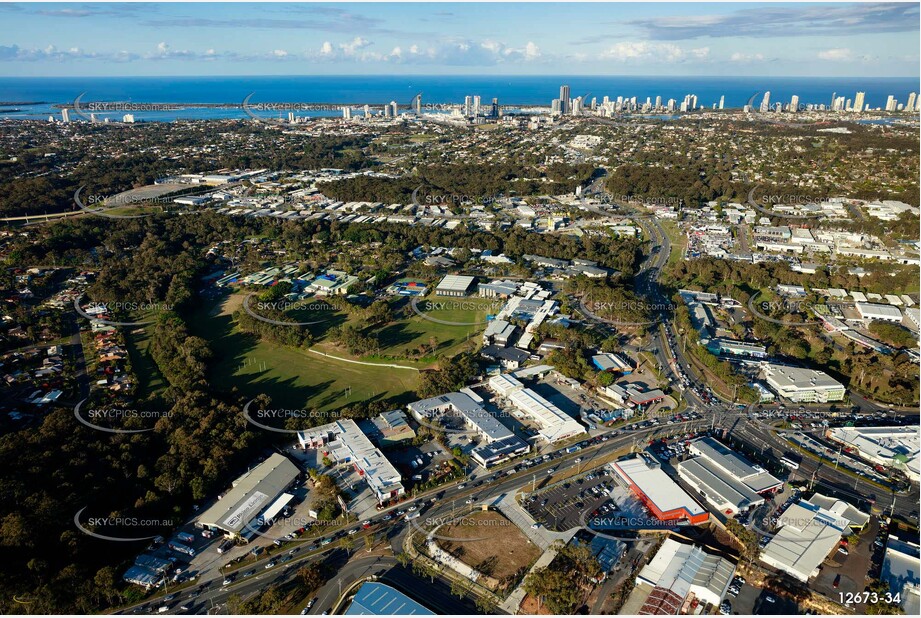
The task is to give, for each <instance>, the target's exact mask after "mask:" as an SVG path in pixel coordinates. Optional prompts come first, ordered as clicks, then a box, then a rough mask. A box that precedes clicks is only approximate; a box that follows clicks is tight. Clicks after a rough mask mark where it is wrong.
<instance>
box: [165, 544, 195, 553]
mask: <svg viewBox="0 0 921 618" xmlns="http://www.w3.org/2000/svg"><path fill="white" fill-rule="evenodd" d="M169 548H170V549H172V550H173V551H177V552H179V553H180V554H185V555H187V556H194V555H195V550H194V549H192V548H191V547H189V546H188V545H183V544H182V543H177V542H176V541H170V542H169Z"/></svg>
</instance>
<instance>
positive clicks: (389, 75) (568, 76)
mask: <svg viewBox="0 0 921 618" xmlns="http://www.w3.org/2000/svg"><path fill="white" fill-rule="evenodd" d="M201 77H221V78H223V77H230V78H238V79H244V78H245V79H251V78H275V77H363V78H366V77H387V78H393V77H400V78H405V77H437V78H439V79H445V78H461V77H463V78H469V77H477V78H489V79H502V78H509V77H516V78H517V77H522V78H535V77H537V78H547V79H549V78H562V79H578V78H584V77H591V78H598V77H609V78H625V77H626V78H644V79H670V78H678V79H681V78H694V79H699V78H705V79H868V80H872V79H917V80H918V81H919V85H921V75H919V76H915V75H847V76H842V75H624V74H591V73H584V74H566V75H563V74H550V73H547V74H529V73H508V74H499V75H494V74H493V75H490V74H485V73H483V74H477V73H469V74H468V73H460V74H448V75H445V74H443V73H278V74H274V73H273V74H270V75H266V74H255V75H235V74H215V73H212V74H201V75H0V79H150V78H161V79H183V78H184V79H190V78H201Z"/></svg>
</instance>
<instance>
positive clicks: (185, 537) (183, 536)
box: [176, 532, 195, 543]
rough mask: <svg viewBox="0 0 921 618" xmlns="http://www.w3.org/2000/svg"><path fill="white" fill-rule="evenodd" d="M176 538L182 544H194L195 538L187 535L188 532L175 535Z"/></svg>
mask: <svg viewBox="0 0 921 618" xmlns="http://www.w3.org/2000/svg"><path fill="white" fill-rule="evenodd" d="M176 538H177V539H179V540H180V541H182V542H183V543H194V542H195V537H194V536H192V535H191V534H189V533H188V532H180V533H179V534H177V535H176Z"/></svg>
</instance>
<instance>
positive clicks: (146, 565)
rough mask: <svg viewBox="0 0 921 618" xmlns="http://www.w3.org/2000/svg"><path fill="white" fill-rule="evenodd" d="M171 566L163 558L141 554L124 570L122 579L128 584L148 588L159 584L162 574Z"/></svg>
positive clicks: (171, 566) (171, 564)
mask: <svg viewBox="0 0 921 618" xmlns="http://www.w3.org/2000/svg"><path fill="white" fill-rule="evenodd" d="M171 568H173V563H172V562H170V561H169V560H164V559H163V558H157V557H156V556H151V555H150V554H141V555H140V556H138V557H137V558H135V560H134V564H133V565H132V566H131V567H130V568H129V569H128V570H127V571H125V574H124V575H122V579H123V580H124V581H126V582H128V583H129V584H137V585H138V586H143V587H144V588H146V589H148V590H150V589H151V588H153V587H155V586H159V585H160V583H161V582H162V580H163V576H164V575H165V574H166V572H167V571H169V570H170V569H171Z"/></svg>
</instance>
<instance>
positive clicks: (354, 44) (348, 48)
mask: <svg viewBox="0 0 921 618" xmlns="http://www.w3.org/2000/svg"><path fill="white" fill-rule="evenodd" d="M370 44H371V41H369V40H367V39H364V38H362V37H360V36H357V37H355V38H354V39H352V41H351V42H350V43H342V44H340V45H339V49H341V50H342V53H344V54H345V55H346V56H354V55H355V54H356V53H357V52H359V51H361V50H362V49H364V48H366V47H367V46H368V45H370Z"/></svg>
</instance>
